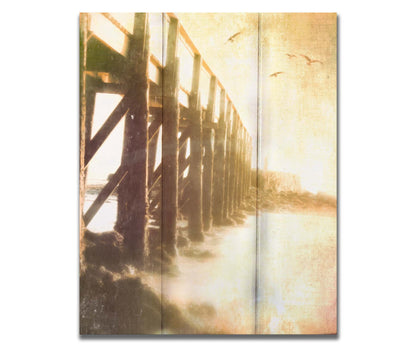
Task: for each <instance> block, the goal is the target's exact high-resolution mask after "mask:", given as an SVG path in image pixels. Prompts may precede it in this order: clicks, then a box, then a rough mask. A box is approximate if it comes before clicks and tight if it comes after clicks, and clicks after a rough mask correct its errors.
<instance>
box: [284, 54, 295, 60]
mask: <svg viewBox="0 0 416 347" xmlns="http://www.w3.org/2000/svg"><path fill="white" fill-rule="evenodd" d="M286 55H287V56H288V57H289V59H292V58H296V55H294V54H290V53H286Z"/></svg>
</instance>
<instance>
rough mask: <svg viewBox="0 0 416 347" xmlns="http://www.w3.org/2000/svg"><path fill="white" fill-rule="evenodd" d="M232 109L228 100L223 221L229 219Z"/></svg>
mask: <svg viewBox="0 0 416 347" xmlns="http://www.w3.org/2000/svg"><path fill="white" fill-rule="evenodd" d="M231 108H232V103H231V101H230V100H228V103H227V111H226V112H225V124H226V136H225V168H224V192H223V195H224V212H223V220H224V221H226V220H227V219H228V218H229V214H230V213H229V195H230V194H229V190H230V164H231V161H230V156H231Z"/></svg>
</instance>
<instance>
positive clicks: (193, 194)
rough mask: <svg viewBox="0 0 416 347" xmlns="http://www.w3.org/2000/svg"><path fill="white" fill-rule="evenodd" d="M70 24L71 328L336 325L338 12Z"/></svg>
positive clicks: (157, 16) (122, 330)
mask: <svg viewBox="0 0 416 347" xmlns="http://www.w3.org/2000/svg"><path fill="white" fill-rule="evenodd" d="M80 28H81V32H80V34H81V35H80V54H81V56H80V58H81V59H80V81H81V83H80V100H81V105H80V106H81V107H80V124H81V126H80V211H81V213H80V214H81V220H80V264H81V266H80V333H81V334H83V335H97V334H98V335H108V334H336V333H337V302H338V300H337V16H336V14H334V13H261V14H258V13H176V14H173V13H166V14H165V13H163V14H162V13H151V14H143V13H82V14H81V15H80Z"/></svg>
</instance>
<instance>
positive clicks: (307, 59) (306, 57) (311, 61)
mask: <svg viewBox="0 0 416 347" xmlns="http://www.w3.org/2000/svg"><path fill="white" fill-rule="evenodd" d="M301 56H302V57H304V58H305V59H306V64H308V65H311V64H313V63H319V64H321V65H323V63H322V61H320V60H316V59H311V58H309V57H308V56H306V55H303V54H301Z"/></svg>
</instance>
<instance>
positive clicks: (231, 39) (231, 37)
mask: <svg viewBox="0 0 416 347" xmlns="http://www.w3.org/2000/svg"><path fill="white" fill-rule="evenodd" d="M240 34H241V31H239V32H238V33H235V34H234V35H232V36H230V37H229V38H228V39H227V41H225V43H227V42H228V41H229V42H234V40H235V38H236V37H237V36H238V35H240Z"/></svg>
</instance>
